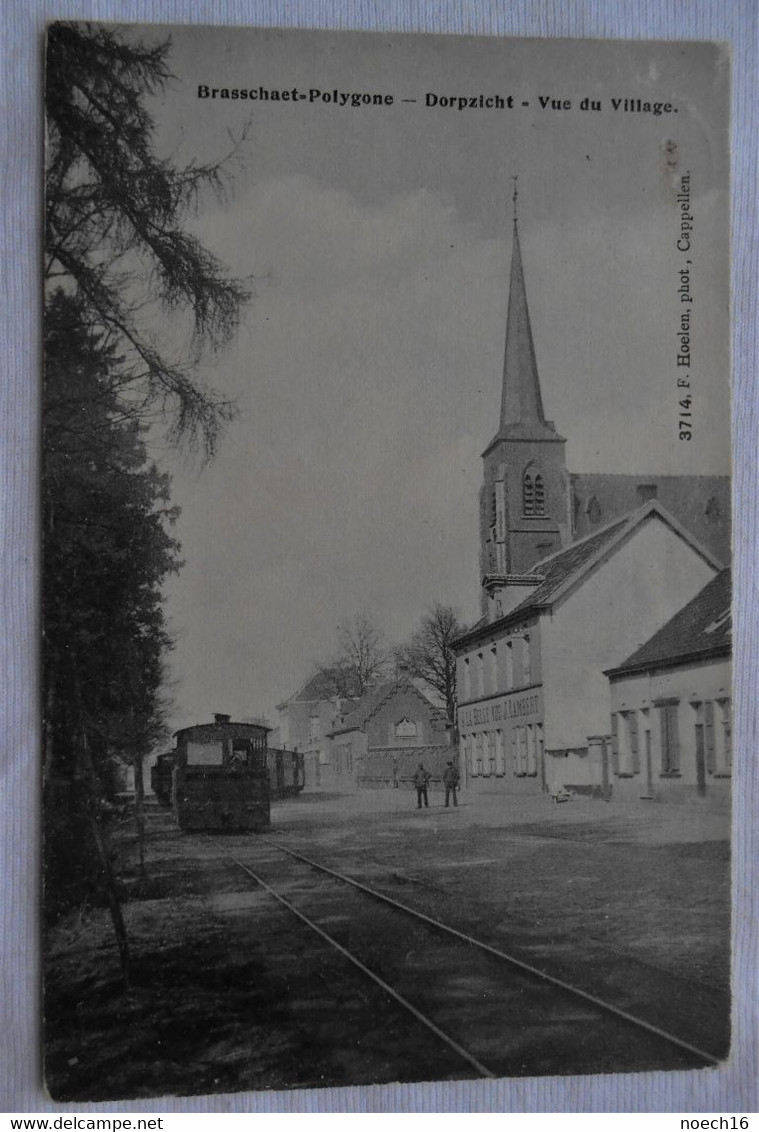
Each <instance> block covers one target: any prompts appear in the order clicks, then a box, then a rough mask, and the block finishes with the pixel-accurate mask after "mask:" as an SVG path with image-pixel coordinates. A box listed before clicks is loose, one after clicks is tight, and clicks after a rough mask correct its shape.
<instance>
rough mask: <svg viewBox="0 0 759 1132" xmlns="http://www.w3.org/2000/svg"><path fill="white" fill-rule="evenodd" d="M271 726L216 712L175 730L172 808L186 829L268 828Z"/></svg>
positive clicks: (179, 823)
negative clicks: (233, 719)
mask: <svg viewBox="0 0 759 1132" xmlns="http://www.w3.org/2000/svg"><path fill="white" fill-rule="evenodd" d="M268 732H269V728H268V727H264V726H263V725H261V724H258V723H232V722H231V721H230V718H229V716H228V715H215V716H214V722H213V723H199V724H195V725H194V726H193V727H184V728H182V730H181V731H177V732H176V735H175V739H176V751H175V752H173V754H174V768H173V789H172V798H173V807H174V814H175V816H176V819H177V824H178V825H179V828H180V829H183V830H187V831H188V832H189V831H191V832H200V831H215V832H224V831H227V832H244V831H246V830H248V831H260V830H264V829H267V828H268V826H269V797H270V793H269V772H268V767H267V759H266V753H267V735H268Z"/></svg>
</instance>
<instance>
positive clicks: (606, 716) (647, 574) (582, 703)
mask: <svg viewBox="0 0 759 1132" xmlns="http://www.w3.org/2000/svg"><path fill="white" fill-rule="evenodd" d="M715 573H716V570H715V569H713V568H712V567H711V566H709V564H708V563H707V562H705V561H704V559H703V558H701V557H700V556H699V555H697V554H696V552H695V551H694V550H693V549H692V548H691V547H690V546H689V545H688V544H687V543H686V542H684V540H683V539H681V538H680V536H679V535H677V534H675V532H674V531H672V530H671V529H670V528H669V527H668V526H666V524H665V523H664V522H663V521H662V520H661V519H659V518H658V517H657V516H655V515H653V516H651V518H649V519H648V520H647V521H646V522H645V523H644V524H643V525H642V526H640V527H638V528H637V529H636V530H635V531H634V532H633V534H632V535H631V536H630V538H629V539H628V540H627V542H626V543H624V544H623V545H622V546H621V547H618V548H617V549H616V550H615V551H614V553H613V554H612V556H611V557H610V558H609V559H608V561H606V562H604V563H603V564H601V565H600V566H599V567H598V568H597V569H596V570H595V571H594V573H592V574H591V575H590V576H589V577H586V578H585V579H584V581H583V583H582V585H580V586H579V587H578V588H577V589H576V590H575V591H574V592H573V593H571V594H570V596H569V597H567V598H566V599H565V600H564V601H563V602H562V603H561V604H560V605H559V606H558V607H557V608H555V609H554V611H553V614H552V615H551V616H548V615H546V616H544V617H543V618H542V619H541V621H542V625H541V629H542V631H541V645H542V662H543V686H544V688H545V689H546V696H545V746H546V749H547V750H549V749H552V748H565V747H580V746H584V745H585V744H586V743H587V736H588V735H603V734H606V733H608V731H609V720H610V696H609V682H608V680H607V678H606V677H605V676H604V675H603V670H604V669H606V668H613V667H614V666H615V665H618V664H621V663H622V662H623V661H625V660H626V659H627V658H628V657H629V656H630V655H631V654H632V653H633V652H635V650H636V649H637V648H638V647H639V646H640V645H642V644H643V643H644V642H645V641H647V640H648V639H649V638H650V637H652V636H653V634H654V633H655V632H656V631H657V630H658V629H660V628H661V627H662V626H663V625H664V624H665V623H666V622H667V621H668V620H669V619H670V618H671V617H673V616H674V614H675V613H677V612H678V610H680V609H682V607H683V606H684V605H685V604H686V603H687V602H689V601H690V600H691V598H693V597H695V595H696V594H697V593H698V591H699V590H700V589H702V588H703V587H704V586H705V585H706V583H707V582H708V581H710V579H711V578H712V577H714V574H715Z"/></svg>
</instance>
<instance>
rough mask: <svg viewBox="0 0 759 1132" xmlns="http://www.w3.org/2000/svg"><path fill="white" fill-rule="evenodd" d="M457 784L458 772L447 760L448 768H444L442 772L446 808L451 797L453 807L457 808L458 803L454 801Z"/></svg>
mask: <svg viewBox="0 0 759 1132" xmlns="http://www.w3.org/2000/svg"><path fill="white" fill-rule="evenodd" d="M458 784H459V772H458V771H457V770H456V767H455V766H454V765H453V763H452V762H451V761H450V759H449V761H448V766H447V767H446V768H445V771H444V772H443V786H445V804H446V806H447V805H448V801H449V799H450V798H451V797H453V804H454V806H458V802H457V801H456V788H457V786H458Z"/></svg>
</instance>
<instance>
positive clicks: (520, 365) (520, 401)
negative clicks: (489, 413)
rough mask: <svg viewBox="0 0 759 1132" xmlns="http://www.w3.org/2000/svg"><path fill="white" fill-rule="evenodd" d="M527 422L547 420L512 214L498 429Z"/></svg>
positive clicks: (517, 224) (501, 430) (520, 251)
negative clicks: (512, 225)
mask: <svg viewBox="0 0 759 1132" xmlns="http://www.w3.org/2000/svg"><path fill="white" fill-rule="evenodd" d="M528 423H538V424H542V425H545V423H546V419H545V414H544V412H543V398H542V397H541V395H540V381H539V379H538V364H537V362H536V360H535V345H534V343H533V341H532V327H531V326H530V312H529V309H528V306H527V289H526V287H525V283H524V269H523V267H522V250H521V248H520V246H519V222H518V220H517V218H516V216H515V217H514V244H513V248H512V252H511V279H510V283H509V307H508V314H507V316H506V348H505V350H504V359H503V392H502V394H501V427H500V430H499V431H500V432H501V433H503V431H504V430H505V429H507V428H508V427H509V425H513V424H528Z"/></svg>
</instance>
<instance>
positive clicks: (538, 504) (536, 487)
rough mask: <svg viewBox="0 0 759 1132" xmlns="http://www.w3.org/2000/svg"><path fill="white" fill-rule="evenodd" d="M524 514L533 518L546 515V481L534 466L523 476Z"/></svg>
mask: <svg viewBox="0 0 759 1132" xmlns="http://www.w3.org/2000/svg"><path fill="white" fill-rule="evenodd" d="M522 513H523V514H524V515H527V516H532V517H540V516H543V515H545V513H546V485H545V480H544V479H543V477H542V476H541V474H540V472H536V471H535V469H534V468H533V467H532V465H530V467H529V468H527V469H526V471H525V473H524V475H523V476H522Z"/></svg>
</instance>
